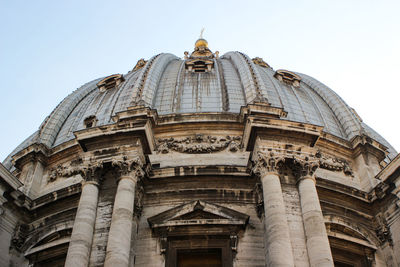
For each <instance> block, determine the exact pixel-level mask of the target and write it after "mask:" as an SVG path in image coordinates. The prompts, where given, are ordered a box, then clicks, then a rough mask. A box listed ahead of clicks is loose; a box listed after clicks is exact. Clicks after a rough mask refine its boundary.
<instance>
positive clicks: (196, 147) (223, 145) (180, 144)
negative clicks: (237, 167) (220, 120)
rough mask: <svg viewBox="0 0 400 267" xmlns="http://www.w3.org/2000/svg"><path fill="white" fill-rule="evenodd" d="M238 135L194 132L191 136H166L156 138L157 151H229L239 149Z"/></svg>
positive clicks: (191, 152) (163, 152)
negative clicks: (208, 134)
mask: <svg viewBox="0 0 400 267" xmlns="http://www.w3.org/2000/svg"><path fill="white" fill-rule="evenodd" d="M241 141H242V138H241V137H240V136H226V137H216V136H205V135H202V134H196V135H195V136H193V137H185V138H180V139H176V138H173V137H171V138H166V139H158V140H157V153H162V154H167V153H169V152H171V151H175V152H180V153H189V154H202V153H211V152H218V151H222V150H225V149H228V150H229V151H230V152H236V151H238V150H240V144H241Z"/></svg>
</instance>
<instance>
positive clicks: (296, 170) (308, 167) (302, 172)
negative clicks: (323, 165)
mask: <svg viewBox="0 0 400 267" xmlns="http://www.w3.org/2000/svg"><path fill="white" fill-rule="evenodd" d="M289 167H290V168H291V169H292V172H293V175H294V176H295V177H296V178H297V179H300V178H302V177H307V176H313V175H314V172H315V171H316V170H317V168H318V167H319V160H318V159H316V158H315V157H309V156H303V157H293V158H291V159H290V160H289Z"/></svg>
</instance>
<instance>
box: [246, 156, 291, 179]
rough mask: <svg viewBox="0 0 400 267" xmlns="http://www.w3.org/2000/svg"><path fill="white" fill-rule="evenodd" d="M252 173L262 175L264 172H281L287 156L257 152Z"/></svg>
mask: <svg viewBox="0 0 400 267" xmlns="http://www.w3.org/2000/svg"><path fill="white" fill-rule="evenodd" d="M253 163H254V164H253V168H252V172H253V173H254V174H256V175H261V174H262V173H263V172H279V171H280V169H281V167H282V166H283V165H284V163H285V155H283V154H278V153H274V152H272V151H269V152H267V153H266V152H262V151H258V152H257V157H256V159H255V160H254V161H253Z"/></svg>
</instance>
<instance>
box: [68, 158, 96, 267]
mask: <svg viewBox="0 0 400 267" xmlns="http://www.w3.org/2000/svg"><path fill="white" fill-rule="evenodd" d="M101 169H102V164H101V163H96V164H90V165H89V166H86V167H82V169H80V172H81V173H82V175H83V176H84V179H85V180H84V181H83V182H82V193H81V198H80V200H79V205H78V210H77V212H76V217H75V221H74V226H73V229H72V234H71V241H70V243H69V247H68V253H67V259H66V261H65V266H66V267H87V266H88V264H89V256H90V250H91V247H92V240H93V231H94V224H95V221H96V211H97V202H98V197H99V182H100V175H101Z"/></svg>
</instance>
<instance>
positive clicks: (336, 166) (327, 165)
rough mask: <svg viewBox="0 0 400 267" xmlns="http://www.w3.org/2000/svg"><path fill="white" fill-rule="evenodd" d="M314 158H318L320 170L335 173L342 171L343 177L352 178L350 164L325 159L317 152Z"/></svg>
mask: <svg viewBox="0 0 400 267" xmlns="http://www.w3.org/2000/svg"><path fill="white" fill-rule="evenodd" d="M315 156H316V157H317V158H319V167H320V168H322V169H326V170H329V171H336V172H341V171H342V172H343V173H344V174H345V175H348V176H351V177H354V173H353V170H352V169H351V167H350V164H349V163H348V162H347V161H346V160H344V159H338V158H331V157H326V156H323V155H321V153H320V152H317V153H316V155H315Z"/></svg>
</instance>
